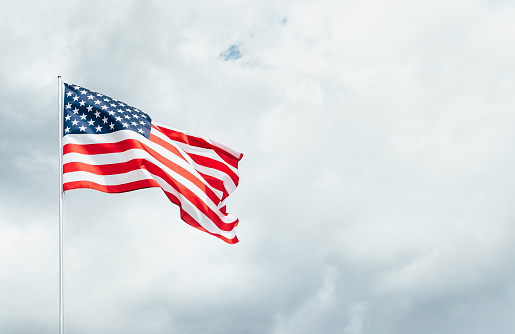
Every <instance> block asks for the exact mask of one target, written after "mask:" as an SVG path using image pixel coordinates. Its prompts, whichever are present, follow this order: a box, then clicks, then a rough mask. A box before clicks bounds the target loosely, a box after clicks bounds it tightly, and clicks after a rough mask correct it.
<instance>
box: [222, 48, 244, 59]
mask: <svg viewBox="0 0 515 334" xmlns="http://www.w3.org/2000/svg"><path fill="white" fill-rule="evenodd" d="M220 57H222V58H224V60H225V61H229V60H236V59H240V58H241V57H242V54H241V52H240V49H239V47H238V45H236V44H233V45H231V46H229V48H228V49H227V50H225V52H222V53H220Z"/></svg>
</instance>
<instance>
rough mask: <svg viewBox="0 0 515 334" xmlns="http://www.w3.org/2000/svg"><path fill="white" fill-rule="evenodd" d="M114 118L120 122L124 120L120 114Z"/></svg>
mask: <svg viewBox="0 0 515 334" xmlns="http://www.w3.org/2000/svg"><path fill="white" fill-rule="evenodd" d="M114 119H116V121H117V122H120V121H121V120H122V118H121V117H120V116H116V117H115V118H114Z"/></svg>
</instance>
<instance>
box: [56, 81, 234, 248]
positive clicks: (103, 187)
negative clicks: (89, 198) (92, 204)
mask: <svg viewBox="0 0 515 334" xmlns="http://www.w3.org/2000/svg"><path fill="white" fill-rule="evenodd" d="M63 117H64V119H63V140H62V142H63V191H67V190H70V189H77V188H90V189H96V190H99V191H102V192H105V193H120V192H126V191H132V190H136V189H142V188H149V187H159V188H161V189H162V190H163V191H164V193H165V194H166V196H167V197H168V198H169V199H170V201H172V202H173V203H175V204H177V205H178V206H179V207H180V212H181V218H182V219H183V220H184V221H185V222H186V223H188V224H190V225H191V226H193V227H195V228H197V229H199V230H202V231H204V232H207V233H209V234H212V235H214V236H216V237H218V238H220V239H222V240H224V241H225V242H227V243H230V244H233V243H236V242H238V238H237V237H236V234H235V231H234V228H235V227H236V226H237V225H238V219H237V218H236V217H235V216H233V215H231V214H228V213H227V212H226V207H225V201H226V199H227V196H229V194H231V193H232V192H233V191H234V190H235V189H236V187H237V186H238V182H239V177H238V162H239V161H240V160H241V158H242V156H243V154H242V153H240V152H238V151H236V150H234V149H232V148H230V147H228V146H225V145H223V144H220V143H218V142H216V141H214V140H211V139H209V138H205V137H201V136H196V135H192V134H189V133H186V132H184V131H180V130H176V129H173V128H170V127H167V126H164V125H160V124H157V123H155V122H152V120H151V119H150V117H149V116H148V115H147V114H146V113H144V112H142V111H141V110H139V109H137V108H134V107H132V106H130V105H128V104H126V103H123V102H120V101H117V100H115V99H112V98H110V97H108V96H105V95H102V94H99V93H96V92H93V91H91V90H88V89H85V88H82V87H80V86H77V85H71V84H66V83H64V111H63Z"/></svg>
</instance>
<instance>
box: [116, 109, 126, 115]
mask: <svg viewBox="0 0 515 334" xmlns="http://www.w3.org/2000/svg"><path fill="white" fill-rule="evenodd" d="M116 111H118V112H119V113H120V114H123V113H124V112H125V110H122V109H116Z"/></svg>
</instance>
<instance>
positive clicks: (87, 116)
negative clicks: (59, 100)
mask: <svg viewBox="0 0 515 334" xmlns="http://www.w3.org/2000/svg"><path fill="white" fill-rule="evenodd" d="M63 114H64V115H63V116H64V120H63V121H64V123H63V124H64V126H63V136H66V135H68V134H72V133H73V134H76V133H96V134H104V133H111V132H115V131H120V130H132V131H134V132H137V133H139V134H141V135H142V136H145V137H146V138H148V137H149V136H150V127H151V121H152V120H151V119H150V117H149V116H148V115H147V114H145V113H144V112H143V111H141V110H139V109H136V108H134V107H132V106H130V105H128V104H126V103H123V102H120V101H117V100H115V99H112V98H110V97H109V96H105V95H102V94H99V93H97V92H94V91H91V90H89V89H86V88H82V87H80V86H77V85H71V84H67V83H65V84H64V113H63Z"/></svg>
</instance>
